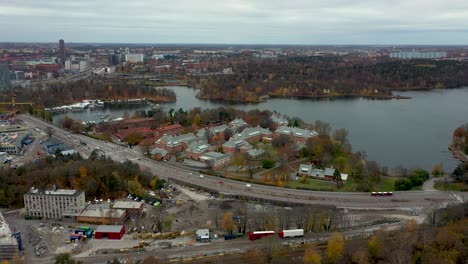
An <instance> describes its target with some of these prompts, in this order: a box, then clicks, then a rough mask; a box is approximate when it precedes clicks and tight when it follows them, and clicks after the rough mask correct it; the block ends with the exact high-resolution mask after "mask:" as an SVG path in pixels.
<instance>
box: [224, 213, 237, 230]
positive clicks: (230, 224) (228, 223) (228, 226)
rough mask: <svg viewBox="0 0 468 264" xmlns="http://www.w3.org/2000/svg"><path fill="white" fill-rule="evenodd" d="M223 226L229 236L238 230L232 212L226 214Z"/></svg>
mask: <svg viewBox="0 0 468 264" xmlns="http://www.w3.org/2000/svg"><path fill="white" fill-rule="evenodd" d="M221 225H222V226H223V228H224V230H225V231H226V232H228V233H229V234H232V232H233V231H234V229H235V228H236V225H235V224H234V220H233V219H232V213H231V212H227V213H225V214H224V216H223V220H222V222H221Z"/></svg>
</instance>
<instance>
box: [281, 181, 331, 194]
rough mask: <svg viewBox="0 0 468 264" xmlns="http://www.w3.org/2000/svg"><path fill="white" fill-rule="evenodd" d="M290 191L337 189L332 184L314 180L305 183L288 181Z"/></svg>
mask: <svg viewBox="0 0 468 264" xmlns="http://www.w3.org/2000/svg"><path fill="white" fill-rule="evenodd" d="M287 187H289V188H292V189H305V190H314V191H337V190H338V188H337V187H336V184H335V183H334V182H330V181H322V180H315V179H308V181H307V183H301V182H298V181H290V182H289V184H288V186H287Z"/></svg>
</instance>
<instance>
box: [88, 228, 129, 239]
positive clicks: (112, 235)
mask: <svg viewBox="0 0 468 264" xmlns="http://www.w3.org/2000/svg"><path fill="white" fill-rule="evenodd" d="M124 234H125V226H123V225H100V226H98V227H97V228H96V231H94V238H95V239H102V238H106V237H107V238H108V239H121V238H122V237H123V235H124Z"/></svg>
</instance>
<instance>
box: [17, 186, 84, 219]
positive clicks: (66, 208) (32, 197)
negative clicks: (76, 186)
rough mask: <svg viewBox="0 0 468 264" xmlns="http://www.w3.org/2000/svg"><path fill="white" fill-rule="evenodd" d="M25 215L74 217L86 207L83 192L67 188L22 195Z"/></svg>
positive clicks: (30, 192)
mask: <svg viewBox="0 0 468 264" xmlns="http://www.w3.org/2000/svg"><path fill="white" fill-rule="evenodd" d="M24 205H25V207H26V215H27V216H31V217H38V218H46V219H62V218H76V217H77V216H78V215H79V214H80V213H81V212H82V211H83V210H84V209H85V207H86V201H85V193H84V192H82V191H77V190H69V189H52V190H39V189H36V188H34V187H32V188H31V189H30V190H29V192H28V193H26V194H25V195H24Z"/></svg>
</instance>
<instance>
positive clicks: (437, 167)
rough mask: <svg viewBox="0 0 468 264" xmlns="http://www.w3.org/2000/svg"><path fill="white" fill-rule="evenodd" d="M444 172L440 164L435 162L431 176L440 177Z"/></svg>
mask: <svg viewBox="0 0 468 264" xmlns="http://www.w3.org/2000/svg"><path fill="white" fill-rule="evenodd" d="M443 174H444V171H443V169H442V164H440V163H439V164H436V165H435V166H434V168H432V176H434V177H440V176H442V175H443Z"/></svg>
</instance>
